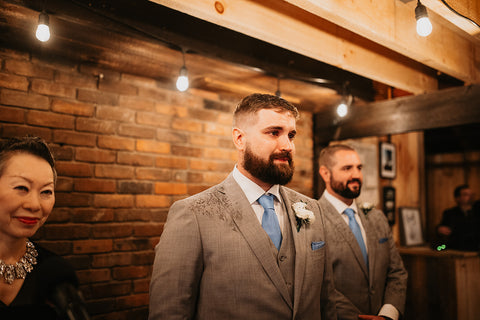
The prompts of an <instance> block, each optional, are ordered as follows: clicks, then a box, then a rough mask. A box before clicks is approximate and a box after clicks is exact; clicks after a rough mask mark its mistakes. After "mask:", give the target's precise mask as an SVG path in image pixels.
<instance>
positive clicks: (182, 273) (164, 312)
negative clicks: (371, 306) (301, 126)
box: [149, 94, 336, 320]
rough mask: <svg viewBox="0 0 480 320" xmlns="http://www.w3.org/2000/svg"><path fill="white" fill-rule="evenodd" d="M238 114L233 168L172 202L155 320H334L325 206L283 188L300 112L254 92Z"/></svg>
mask: <svg viewBox="0 0 480 320" xmlns="http://www.w3.org/2000/svg"><path fill="white" fill-rule="evenodd" d="M233 118H234V121H233V131H232V135H233V142H234V144H235V147H236V148H237V151H238V162H237V165H236V166H235V168H234V169H233V172H232V173H231V174H230V175H229V176H228V177H227V178H226V179H225V180H224V181H223V182H221V183H220V184H218V185H216V186H213V187H212V188H210V189H208V190H206V191H204V192H202V193H199V194H197V195H194V196H192V197H189V198H187V199H184V200H180V201H177V202H175V203H174V204H173V205H172V207H171V208H170V211H169V214H168V219H167V223H166V225H165V228H164V231H163V234H162V236H161V238H160V242H159V243H158V245H157V246H156V248H155V250H156V255H155V262H154V265H153V273H152V280H151V284H150V310H149V319H150V320H154V319H209V320H215V319H222V320H223V319H241V320H245V319H247V320H255V319H262V320H263V319H277V320H282V319H285V320H286V319H302V320H303V319H307V320H308V319H326V320H330V319H336V311H335V303H334V301H332V299H333V295H332V294H331V293H332V292H333V287H332V284H331V282H330V281H331V272H332V270H331V264H330V263H329V260H328V257H327V250H326V244H325V242H324V240H325V234H324V229H323V217H322V216H321V215H320V212H319V207H318V204H317V202H316V201H315V200H312V199H310V198H308V197H306V196H304V195H302V194H299V193H297V192H295V191H293V190H291V189H288V188H286V187H284V186H283V185H285V184H287V183H288V182H289V181H290V180H291V178H292V175H293V170H294V167H293V160H292V157H293V154H294V152H295V146H294V138H295V135H296V120H297V118H298V111H297V109H296V108H295V107H294V106H293V105H292V104H290V103H289V102H287V101H286V100H284V99H282V98H279V97H276V96H272V95H267V94H252V95H250V96H247V97H245V98H244V99H243V100H242V101H241V102H240V104H239V105H238V106H237V108H236V110H235V113H234V116H233ZM294 208H295V209H294ZM296 215H297V216H296ZM298 216H300V217H301V218H299V217H298Z"/></svg>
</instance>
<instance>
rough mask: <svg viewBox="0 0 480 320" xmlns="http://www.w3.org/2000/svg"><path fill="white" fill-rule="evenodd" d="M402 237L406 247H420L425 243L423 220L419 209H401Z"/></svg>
mask: <svg viewBox="0 0 480 320" xmlns="http://www.w3.org/2000/svg"><path fill="white" fill-rule="evenodd" d="M399 213H400V235H401V239H402V244H403V245H404V246H418V245H422V244H423V243H424V241H423V233H422V220H421V218H420V209H419V208H409V207H401V208H399Z"/></svg>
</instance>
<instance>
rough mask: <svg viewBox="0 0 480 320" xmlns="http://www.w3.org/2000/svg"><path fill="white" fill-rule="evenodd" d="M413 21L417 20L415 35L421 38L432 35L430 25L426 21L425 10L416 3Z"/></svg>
mask: <svg viewBox="0 0 480 320" xmlns="http://www.w3.org/2000/svg"><path fill="white" fill-rule="evenodd" d="M415 19H416V20H417V33H418V35H419V36H421V37H426V36H428V35H429V34H430V33H432V29H433V27H432V23H431V22H430V19H428V13H427V8H426V7H425V6H424V5H423V4H422V3H421V2H420V0H418V1H417V7H416V8H415Z"/></svg>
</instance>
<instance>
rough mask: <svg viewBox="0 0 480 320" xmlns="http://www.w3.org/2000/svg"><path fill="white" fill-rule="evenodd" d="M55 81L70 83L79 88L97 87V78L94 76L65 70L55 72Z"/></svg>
mask: <svg viewBox="0 0 480 320" xmlns="http://www.w3.org/2000/svg"><path fill="white" fill-rule="evenodd" d="M55 82H58V83H64V84H68V85H70V86H72V87H77V88H89V89H95V88H96V87H97V79H96V78H95V77H93V76H90V75H88V76H87V75H83V74H76V73H72V72H64V71H57V72H56V73H55Z"/></svg>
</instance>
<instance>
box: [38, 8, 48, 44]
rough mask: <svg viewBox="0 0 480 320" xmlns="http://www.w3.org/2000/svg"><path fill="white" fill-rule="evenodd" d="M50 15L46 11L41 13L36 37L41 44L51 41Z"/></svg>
mask: <svg viewBox="0 0 480 320" xmlns="http://www.w3.org/2000/svg"><path fill="white" fill-rule="evenodd" d="M48 25H49V18H48V14H47V13H46V12H45V11H42V12H40V15H39V16H38V26H37V30H36V32H35V36H36V37H37V39H38V40H39V41H41V42H46V41H48V40H49V39H50V27H49V26H48Z"/></svg>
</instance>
